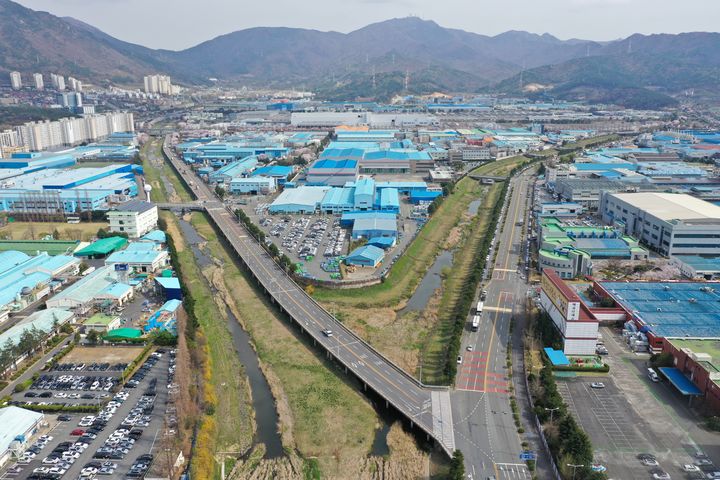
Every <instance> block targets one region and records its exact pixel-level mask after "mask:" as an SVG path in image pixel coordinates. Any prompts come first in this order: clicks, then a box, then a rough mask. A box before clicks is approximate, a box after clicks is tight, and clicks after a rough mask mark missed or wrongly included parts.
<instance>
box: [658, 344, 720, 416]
mask: <svg viewBox="0 0 720 480" xmlns="http://www.w3.org/2000/svg"><path fill="white" fill-rule="evenodd" d="M663 352H664V353H669V354H670V355H672V357H673V359H674V361H673V365H674V367H671V368H669V367H661V368H660V371H661V373H663V374H664V375H665V376H666V377H667V378H668V379H669V380H670V383H671V384H672V385H673V386H674V387H675V388H676V389H677V390H678V391H679V392H680V393H681V394H682V395H684V396H688V397H691V398H692V397H697V399H693V400H692V406H693V408H695V409H699V410H701V411H702V412H703V413H704V414H706V415H720V342H718V341H717V340H688V339H670V340H668V341H666V342H665V345H664V347H663ZM693 387H695V388H693Z"/></svg>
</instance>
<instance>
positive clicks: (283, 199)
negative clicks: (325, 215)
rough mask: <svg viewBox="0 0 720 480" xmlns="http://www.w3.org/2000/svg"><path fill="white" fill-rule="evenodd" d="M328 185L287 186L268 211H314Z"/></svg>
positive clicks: (327, 189)
mask: <svg viewBox="0 0 720 480" xmlns="http://www.w3.org/2000/svg"><path fill="white" fill-rule="evenodd" d="M329 190H330V187H298V188H288V189H285V190H283V192H282V193H281V194H280V195H279V196H278V197H277V198H276V199H275V201H273V202H272V204H271V205H270V207H269V208H268V211H269V212H270V213H306V214H311V213H315V211H317V210H318V209H319V208H320V203H321V202H322V201H323V198H325V194H326V193H327V192H328V191H329Z"/></svg>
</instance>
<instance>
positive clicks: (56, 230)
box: [52, 228, 60, 240]
mask: <svg viewBox="0 0 720 480" xmlns="http://www.w3.org/2000/svg"><path fill="white" fill-rule="evenodd" d="M52 236H53V239H54V240H60V232H59V231H58V229H57V228H56V229H55V230H53V232H52Z"/></svg>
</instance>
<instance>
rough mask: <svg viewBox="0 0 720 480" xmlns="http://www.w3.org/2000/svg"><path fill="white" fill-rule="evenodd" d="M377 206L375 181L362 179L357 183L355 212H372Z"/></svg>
mask: <svg viewBox="0 0 720 480" xmlns="http://www.w3.org/2000/svg"><path fill="white" fill-rule="evenodd" d="M374 204H375V180H373V179H372V178H361V179H360V180H358V181H357V182H355V210H361V211H362V210H372V208H373V205H374Z"/></svg>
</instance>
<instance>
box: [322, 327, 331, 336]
mask: <svg viewBox="0 0 720 480" xmlns="http://www.w3.org/2000/svg"><path fill="white" fill-rule="evenodd" d="M322 333H323V335H325V336H326V337H332V336H333V331H332V330H330V329H325V330H323V331H322Z"/></svg>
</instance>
